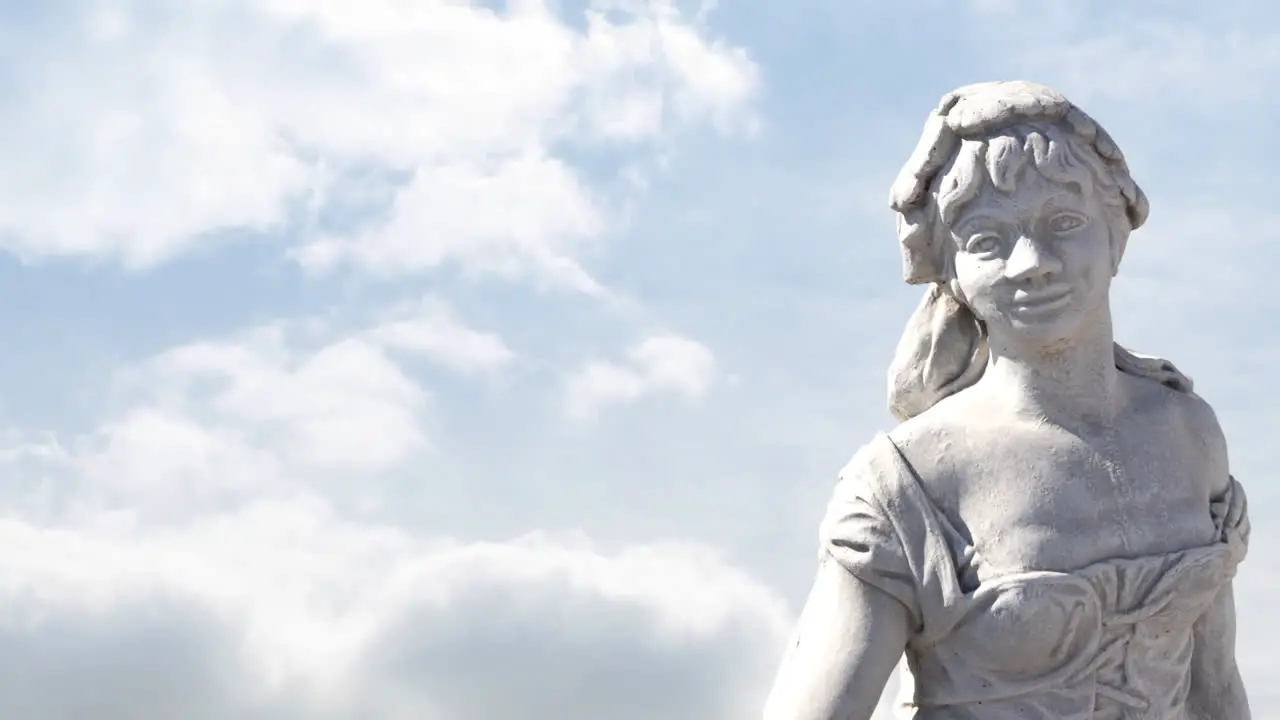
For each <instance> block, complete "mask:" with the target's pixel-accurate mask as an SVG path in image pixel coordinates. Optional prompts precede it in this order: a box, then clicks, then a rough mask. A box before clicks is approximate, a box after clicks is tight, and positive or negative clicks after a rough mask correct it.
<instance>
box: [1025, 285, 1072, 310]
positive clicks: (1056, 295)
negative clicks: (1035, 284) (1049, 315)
mask: <svg viewBox="0 0 1280 720" xmlns="http://www.w3.org/2000/svg"><path fill="white" fill-rule="evenodd" d="M1069 302H1071V288H1070V287H1065V286H1063V287H1053V288H1045V289H1043V290H1036V291H1033V292H1027V291H1025V290H1018V291H1016V292H1014V293H1013V303H1014V304H1015V305H1017V306H1018V308H1019V309H1020V310H1023V311H1026V312H1033V313H1041V312H1049V311H1051V310H1057V309H1058V308H1061V307H1063V306H1064V305H1066V304H1067V303H1069Z"/></svg>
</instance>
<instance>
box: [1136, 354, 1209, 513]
mask: <svg viewBox="0 0 1280 720" xmlns="http://www.w3.org/2000/svg"><path fill="white" fill-rule="evenodd" d="M1128 382H1129V383H1130V384H1131V390H1130V396H1131V397H1132V398H1133V400H1132V404H1133V406H1134V410H1135V412H1134V419H1133V422H1139V423H1142V424H1144V425H1146V426H1148V427H1155V428H1161V429H1164V430H1165V431H1166V432H1167V433H1168V435H1169V437H1168V438H1167V440H1166V442H1168V443H1169V446H1170V448H1171V449H1173V448H1179V449H1181V450H1183V451H1184V452H1185V453H1186V461H1187V462H1188V463H1195V464H1199V465H1201V466H1202V467H1203V468H1204V474H1205V479H1206V482H1208V483H1209V490H1210V491H1211V492H1212V493H1215V494H1216V493H1217V492H1219V491H1221V490H1224V489H1225V488H1226V486H1227V484H1228V472H1229V469H1228V461H1227V440H1226V436H1225V435H1224V433H1223V431H1222V424H1221V423H1220V422H1219V421H1218V414H1217V413H1216V412H1214V409H1213V406H1212V405H1210V404H1209V402H1208V401H1206V400H1205V399H1204V398H1203V397H1201V396H1199V395H1197V394H1196V393H1194V392H1190V391H1185V390H1176V389H1171V388H1168V387H1165V386H1164V385H1161V384H1160V383H1157V382H1153V381H1151V380H1147V379H1145V378H1133V377H1130V378H1128Z"/></svg>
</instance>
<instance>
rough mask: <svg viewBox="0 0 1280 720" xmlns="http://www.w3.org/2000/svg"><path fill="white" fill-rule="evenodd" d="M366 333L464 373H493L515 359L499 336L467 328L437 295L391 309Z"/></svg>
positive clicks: (377, 339)
mask: <svg viewBox="0 0 1280 720" xmlns="http://www.w3.org/2000/svg"><path fill="white" fill-rule="evenodd" d="M369 335H370V337H371V338H372V339H373V340H374V341H375V342H378V343H381V344H382V345H384V346H386V347H390V348H394V349H396V350H401V351H404V352H408V353H413V354H416V355H422V356H425V357H427V358H429V359H430V360H432V361H434V362H436V363H438V364H440V365H441V366H443V367H445V368H448V369H450V370H454V371H456V372H460V373H464V374H487V373H492V372H496V371H497V370H500V369H501V368H502V367H503V366H505V365H506V364H507V363H509V362H510V361H511V360H512V359H514V358H515V353H514V352H512V351H511V349H510V348H508V347H507V345H506V343H505V342H503V341H502V338H501V337H499V336H498V335H497V334H495V333H492V332H484V331H480V330H474V329H472V328H470V327H467V326H466V325H465V324H463V323H462V322H461V321H460V320H459V319H458V317H457V316H456V315H455V314H454V312H453V311H452V310H451V309H450V308H449V307H448V305H447V304H446V303H444V302H443V301H441V300H439V299H438V298H431V297H429V298H426V299H424V300H422V301H421V302H419V303H415V304H412V305H406V306H403V307H400V308H397V309H395V310H393V311H392V312H391V313H389V316H388V317H387V318H386V319H385V320H384V321H383V322H382V323H381V324H379V325H378V326H377V327H375V328H374V329H372V330H371V331H370V333H369Z"/></svg>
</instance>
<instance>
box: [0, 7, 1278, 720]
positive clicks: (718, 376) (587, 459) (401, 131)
mask: <svg viewBox="0 0 1280 720" xmlns="http://www.w3.org/2000/svg"><path fill="white" fill-rule="evenodd" d="M1136 8H1137V5H1136V4H1118V3H1103V2H1084V1H1081V2H1052V1H1050V2H1040V3H1030V2H1016V1H1015V0H969V1H968V2H942V1H941V0H910V1H906V0H904V1H903V2H897V3H893V4H889V3H869V2H847V1H846V2H834V1H832V0H792V2H788V3H772V2H770V3H767V2H762V1H759V0H757V1H754V2H746V1H742V0H739V1H738V2H734V1H732V0H723V1H722V2H719V3H715V2H704V3H702V4H698V3H696V2H685V3H677V2H674V0H650V1H649V2H641V1H639V0H636V1H634V2H629V1H623V0H620V1H618V2H612V3H608V2H594V1H593V2H583V1H582V0H576V1H572V2H571V1H569V0H561V1H556V0H545V1H540V0H510V2H507V3H503V2H490V3H470V4H468V3H467V2H462V1H461V0H449V1H446V0H365V2H362V3H347V2H339V1H338V0H329V1H325V2H318V1H316V0H308V1H305V2H304V1H303V0H254V1H253V2H250V1H249V0H239V1H236V0H191V1H189V2H184V3H181V4H176V3H161V2H156V1H154V0H151V1H147V0H80V1H76V2H72V1H70V0H57V1H50V2H45V3H39V4H35V3H22V2H17V1H16V0H0V128H3V131H4V132H5V133H7V135H8V137H7V138H6V140H7V142H6V143H5V147H6V157H5V161H4V162H3V163H0V198H4V201H3V202H0V249H3V250H4V251H5V252H4V253H3V255H0V288H4V293H5V297H4V300H5V302H3V303H0V326H3V327H4V328H5V332H6V337H7V342H6V343H5V350H4V352H2V353H0V430H2V431H3V432H2V433H0V440H2V441H3V442H2V443H0V474H2V475H3V483H2V484H0V543H2V544H3V546H5V547H6V548H9V549H10V550H9V553H7V554H6V556H7V557H9V558H10V559H11V560H10V561H11V562H12V564H13V567H12V568H10V569H6V572H5V573H3V574H0V575H3V577H0V606H3V607H4V608H5V612H4V613H3V615H2V616H3V617H4V618H5V620H3V621H0V628H3V631H2V632H0V668H4V671H3V672H0V714H2V715H4V716H5V717H40V718H50V719H51V720H54V719H57V718H74V717H84V716H85V715H84V713H86V712H88V711H87V710H86V708H94V710H93V712H92V715H93V716H94V717H100V718H107V719H108V720H109V718H113V717H120V718H125V717H129V718H172V717H183V718H199V717H208V718H230V717H237V718H242V717H243V718H250V717H252V718H263V719H264V720H265V719H272V720H274V719H276V718H302V717H306V718H334V719H335V720H337V719H339V718H341V719H346V718H355V717H378V718H392V719H395V718H420V717H439V718H446V719H447V720H481V719H487V718H497V717H502V718H511V717H521V718H523V717H527V718H543V717H552V716H555V717H561V718H565V719H566V720H576V719H578V718H582V719H584V720H585V719H587V718H592V719H595V718H601V717H609V718H612V719H621V720H626V719H628V718H646V719H648V718H654V717H662V718H669V719H672V720H679V719H681V718H690V719H693V718H697V719H698V720H707V719H708V718H726V719H727V718H731V717H734V718H737V717H743V716H751V715H752V714H754V713H755V712H757V709H758V705H759V703H760V702H761V700H762V698H763V693H764V692H765V691H766V690H767V685H768V681H769V679H770V676H771V674H772V672H773V668H774V664H775V663H776V660H777V656H778V652H779V650H780V647H781V643H782V642H784V640H785V636H786V633H787V632H788V630H789V627H790V624H791V622H792V621H793V619H794V615H795V613H796V611H797V609H798V607H799V604H800V602H801V601H802V600H803V597H804V594H805V592H806V590H807V586H808V582H809V580H810V577H811V574H812V572H813V570H814V563H815V558H816V554H815V553H816V524H817V520H818V518H819V517H820V515H821V512H822V507H823V504H824V503H825V501H826V499H827V496H828V494H829V493H830V490H831V488H832V485H833V482H834V476H835V473H836V471H837V470H838V469H839V467H840V466H841V465H842V464H843V463H844V462H845V461H846V460H847V458H848V457H849V456H850V455H851V454H852V453H853V451H854V450H855V449H856V448H857V447H858V446H859V445H860V444H861V443H863V442H865V441H866V440H868V439H869V438H870V436H871V434H872V433H874V432H876V431H877V430H881V429H886V428H888V427H889V426H890V424H891V418H890V416H889V414H888V412H887V410H886V408H885V405H884V392H885V389H884V379H885V378H884V372H885V368H886V365H887V362H888V360H889V358H890V355H891V353H892V351H893V348H894V344H895V343H896V341H897V337H898V331H899V330H900V328H901V327H902V325H903V323H904V322H905V321H906V318H907V316H908V314H909V313H910V311H911V310H912V308H913V307H914V304H915V302H916V299H917V293H918V288H912V287H908V286H906V285H904V284H903V283H902V282H901V279H900V277H901V276H900V270H899V260H898V251H897V247H896V239H895V235H894V232H893V225H892V216H891V214H890V213H889V211H888V209H887V195H888V187H889V184H890V182H891V181H892V179H893V177H894V175H895V174H896V172H897V169H898V167H899V165H900V164H901V163H902V162H903V161H905V159H906V157H907V155H908V154H909V152H910V151H911V149H912V147H913V146H914V143H915V141H916V138H917V136H918V133H919V131H920V127H921V124H922V123H923V121H924V118H925V116H926V114H927V113H928V112H929V111H930V110H931V109H932V108H933V107H934V105H935V104H936V102H937V100H938V98H939V97H940V96H941V95H942V94H943V93H945V92H947V91H948V90H950V89H952V88H954V87H956V86H959V85H962V84H967V83H971V82H977V81H982V80H991V79H1015V78H1020V79H1029V80H1035V81H1039V82H1044V83H1047V84H1050V85H1052V86H1054V87H1056V88H1057V89H1059V90H1061V91H1062V92H1064V93H1065V94H1067V95H1068V96H1069V97H1071V98H1072V99H1073V100H1075V101H1076V102H1077V103H1079V104H1080V105H1082V106H1083V107H1084V108H1085V109H1086V110H1088V111H1089V112H1090V114H1091V115H1093V116H1094V117H1095V118H1097V119H1098V120H1099V121H1100V122H1101V123H1102V124H1103V125H1105V126H1106V127H1107V129H1108V130H1109V131H1110V132H1111V134H1112V135H1113V136H1114V137H1115V138H1116V139H1117V141H1118V142H1119V144H1120V145H1121V147H1122V148H1123V149H1124V151H1125V152H1126V155H1127V156H1128V158H1129V161H1130V165H1131V167H1132V169H1133V173H1134V176H1135V178H1136V179H1137V180H1138V182H1139V183H1140V184H1141V185H1142V186H1143V188H1144V189H1145V190H1146V191H1147V193H1148V195H1149V196H1150V199H1151V203H1152V216H1151V220H1150V222H1149V224H1148V225H1147V226H1146V227H1144V228H1143V229H1142V230H1140V231H1139V232H1138V233H1137V234H1135V236H1134V237H1133V239H1132V240H1131V242H1130V246H1129V251H1128V255H1127V257H1126V260H1125V262H1124V266H1123V267H1122V270H1121V277H1120V279H1119V280H1118V282H1117V284H1116V288H1115V292H1114V304H1115V315H1116V318H1117V333H1118V339H1119V340H1120V341H1121V342H1123V343H1125V344H1127V345H1129V346H1131V347H1134V348H1135V349H1138V350H1139V351H1142V352H1148V353H1154V354H1160V355H1162V356H1165V357H1169V358H1170V359H1172V360H1173V361H1174V362H1175V363H1177V364H1178V366H1179V367H1180V368H1181V369H1183V370H1184V371H1186V372H1187V373H1188V374H1190V375H1191V376H1192V377H1193V378H1194V379H1195V380H1196V383H1197V389H1198V390H1199V391H1200V392H1201V394H1203V395H1204V396H1205V397H1206V398H1207V399H1208V400H1209V401H1210V402H1211V403H1213V404H1214V406H1215V408H1216V409H1217V411H1218V413H1219V416H1220V418H1221V420H1222V422H1223V425H1224V427H1225V428H1226V431H1227V433H1228V438H1229V441H1230V446H1231V451H1232V464H1233V468H1234V472H1235V473H1236V475H1237V476H1238V477H1239V478H1240V479H1241V481H1242V482H1243V483H1244V484H1245V485H1246V487H1247V488H1248V489H1249V492H1250V497H1251V500H1252V509H1253V522H1254V527H1255V531H1254V540H1253V553H1252V555H1251V557H1250V559H1249V561H1248V562H1247V563H1246V565H1245V566H1244V568H1243V570H1242V575H1241V577H1240V579H1239V580H1238V589H1237V602H1238V604H1239V612H1240V626H1241V641H1240V642H1241V647H1240V657H1241V663H1242V665H1243V667H1244V671H1245V676H1246V681H1247V683H1248V684H1249V687H1250V690H1251V695H1252V698H1253V703H1254V709H1255V714H1258V715H1259V716H1267V713H1269V712H1271V713H1277V712H1280V695H1277V694H1276V692H1275V691H1274V690H1273V688H1274V687H1275V685H1276V682H1275V681H1276V679H1277V678H1280V668H1277V667H1276V666H1275V664H1274V662H1273V661H1272V660H1271V659H1270V657H1269V655H1270V652H1269V648H1270V647H1271V646H1272V645H1273V644H1274V643H1275V642H1277V641H1280V625H1277V624H1276V623H1275V621H1274V620H1272V619H1271V618H1270V617H1269V613H1268V612H1267V610H1268V603H1269V601H1270V599H1271V597H1272V596H1273V594H1274V592H1275V591H1276V590H1277V588H1276V587H1275V581H1274V580H1272V577H1273V566H1274V564H1275V561H1274V560H1273V559H1272V558H1269V557H1268V552H1267V551H1266V548H1268V547H1270V546H1271V545H1273V544H1274V540H1275V534H1276V531H1275V530H1274V529H1273V527H1272V525H1273V520H1274V519H1276V514H1275V512H1273V511H1272V509H1271V508H1272V507H1273V506H1274V505H1275V501H1276V500H1277V499H1280V497H1278V496H1280V492H1277V491H1276V490H1275V489H1274V486H1273V484H1272V482H1271V478H1270V475H1271V473H1272V472H1273V468H1275V467H1276V466H1277V464H1278V462H1277V461H1280V455H1278V454H1277V453H1278V452H1280V451H1277V450H1276V449H1275V444H1274V443H1273V442H1272V441H1271V438H1270V435H1269V433H1270V430H1271V418H1272V406H1273V405H1274V403H1275V397H1274V393H1273V392H1272V383H1271V382H1270V380H1271V375H1272V368H1273V367H1275V364H1276V362H1277V361H1280V341H1277V335H1276V333H1275V332H1274V331H1273V328H1274V327H1275V326H1274V320H1273V318H1274V317H1275V315H1276V313H1277V312H1280V300H1277V297H1276V295H1275V294H1274V293H1273V292H1272V291H1271V282H1270V276H1271V275H1272V267H1273V266H1274V264H1275V263H1276V262H1277V261H1280V250H1277V245H1276V242H1277V241H1278V240H1280V231H1277V227H1280V225H1278V224H1277V217H1276V215H1277V210H1276V207H1275V203H1274V201H1273V199H1272V197H1271V195H1272V194H1273V188H1274V178H1273V176H1274V172H1273V164H1272V163H1271V162H1269V161H1270V159H1271V158H1274V157H1276V156H1277V152H1280V147H1277V145H1278V141H1277V140H1276V136H1275V133H1274V130H1273V127H1272V126H1273V124H1274V117H1275V113H1276V111H1277V108H1276V106H1275V96H1274V93H1272V92H1270V91H1269V88H1273V87H1277V86H1280V38H1278V37H1277V33H1276V31H1274V30H1273V29H1272V28H1275V27H1277V24H1276V20H1277V17H1276V16H1275V11H1274V10H1268V9H1266V8H1265V7H1264V4H1262V3H1249V2H1244V1H1243V0H1226V1H1224V2H1216V3H1213V4H1210V5H1206V4H1204V3H1193V2H1174V1H1169V2H1160V3H1151V4H1148V5H1144V8H1145V9H1144V10H1138V9H1136ZM10 561H7V563H8V562H10ZM104 668H105V669H104ZM495 688H500V689H501V690H500V691H495ZM192 698H198V699H199V702H198V703H196V704H198V705H199V706H200V708H201V709H199V710H192V709H191V708H192ZM108 707H110V708H115V709H116V710H115V712H117V714H116V715H110V714H109V713H110V712H111V711H107V710H103V708H108ZM104 713H107V714H104ZM193 713H194V714H193ZM201 713H203V714H201Z"/></svg>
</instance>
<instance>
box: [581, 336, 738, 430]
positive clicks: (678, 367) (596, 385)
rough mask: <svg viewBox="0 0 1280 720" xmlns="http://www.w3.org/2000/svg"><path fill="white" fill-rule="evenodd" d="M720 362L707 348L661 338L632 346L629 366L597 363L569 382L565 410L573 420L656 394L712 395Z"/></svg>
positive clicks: (622, 363) (593, 363)
mask: <svg viewBox="0 0 1280 720" xmlns="http://www.w3.org/2000/svg"><path fill="white" fill-rule="evenodd" d="M715 375H716V361H715V356H714V355H713V354H712V352H711V351H710V350H709V349H707V348H706V347H705V346H703V345H702V344H700V343H698V342H696V341H694V340H689V339H687V338H682V337H676V336H670V335H661V336H655V337H651V338H649V339H647V340H645V341H644V342H641V343H640V344H639V345H636V346H635V347H633V348H631V350H630V351H629V352H628V354H627V359H626V360H625V361H624V362H609V361H603V360H596V361H593V362H590V363H588V364H587V365H586V366H585V367H584V368H582V369H581V370H579V371H578V372H577V373H575V374H574V375H573V376H571V377H570V378H569V381H568V385H567V389H566V399H565V410H566V412H567V413H568V415H569V416H570V417H571V418H574V419H577V420H587V419H590V418H593V417H595V416H596V415H597V413H599V412H600V410H601V409H603V408H604V407H606V406H608V405H624V404H629V403H632V402H635V401H636V400H638V399H640V398H641V397H644V396H645V395H649V394H652V393H671V394H674V395H679V396H683V397H686V398H690V399H698V398H701V397H702V396H703V395H705V394H706V392H707V390H708V389H709V388H710V387H711V383H712V382H713V381H714V380H715Z"/></svg>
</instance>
